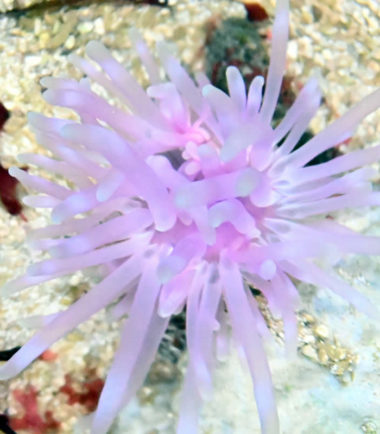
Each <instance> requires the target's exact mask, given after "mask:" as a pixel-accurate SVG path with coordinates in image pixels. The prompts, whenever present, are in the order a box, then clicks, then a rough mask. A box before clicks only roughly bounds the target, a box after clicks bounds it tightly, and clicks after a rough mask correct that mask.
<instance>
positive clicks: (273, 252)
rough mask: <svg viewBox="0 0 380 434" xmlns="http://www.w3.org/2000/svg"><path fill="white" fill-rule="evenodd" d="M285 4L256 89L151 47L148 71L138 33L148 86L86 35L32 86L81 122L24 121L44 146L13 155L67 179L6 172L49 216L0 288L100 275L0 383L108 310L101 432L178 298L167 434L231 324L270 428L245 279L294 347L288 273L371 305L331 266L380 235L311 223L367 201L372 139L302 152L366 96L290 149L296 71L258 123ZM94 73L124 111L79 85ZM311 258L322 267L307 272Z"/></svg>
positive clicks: (371, 99) (299, 105)
mask: <svg viewBox="0 0 380 434" xmlns="http://www.w3.org/2000/svg"><path fill="white" fill-rule="evenodd" d="M288 15H289V5H288V1H287V0H278V2H277V8H276V17H275V21H274V26H273V32H272V52H271V61H270V66H269V70H268V75H267V77H266V83H265V90H264V92H263V88H264V78H263V77H261V76H258V77H255V78H254V79H253V81H252V83H251V85H250V86H249V89H248V90H247V89H246V88H245V85H244V82H243V79H242V76H241V75H240V73H239V71H238V70H237V69H236V68H235V67H229V68H228V69H227V72H226V76H227V84H228V94H226V93H224V92H222V91H221V90H219V89H217V88H216V87H214V86H212V85H211V84H210V83H209V82H208V80H207V78H206V77H205V76H204V75H202V74H198V75H197V76H196V79H195V80H193V79H192V78H191V77H190V76H189V75H188V74H187V72H186V71H185V70H184V68H183V67H182V66H181V65H180V63H179V62H178V61H177V60H176V59H175V58H174V57H172V55H171V54H170V51H169V50H168V48H167V46H165V45H164V44H159V45H158V46H157V53H158V57H159V60H160V64H161V65H162V67H163V68H162V69H163V71H162V70H161V69H160V68H159V67H158V66H157V63H156V61H155V59H154V57H153V56H152V54H151V53H150V52H149V50H148V48H147V46H146V44H145V42H144V41H143V40H142V39H141V38H140V36H139V35H138V33H137V31H136V30H134V31H132V32H131V39H132V41H133V43H134V45H135V48H136V50H137V52H138V54H139V56H140V58H141V61H142V64H143V65H144V67H145V69H146V71H147V74H148V76H149V79H150V82H151V86H149V87H148V88H147V89H146V90H144V89H143V88H142V87H141V86H140V85H139V84H138V83H137V82H136V81H135V80H134V79H133V78H132V77H131V75H130V74H129V73H128V72H127V71H126V70H125V69H124V68H123V67H122V66H121V65H120V64H119V63H118V62H117V61H116V60H115V59H114V58H113V57H112V56H111V54H110V53H109V52H108V51H107V50H106V49H105V48H104V47H103V46H102V45H101V44H99V43H98V42H91V43H89V44H88V46H87V48H86V53H87V56H88V57H89V59H90V61H88V60H85V59H83V58H79V57H77V56H76V55H73V56H71V61H72V63H73V64H74V65H75V66H77V67H78V68H80V69H81V70H82V71H83V73H84V74H85V75H86V76H87V78H86V79H83V80H80V81H79V82H77V81H75V80H70V79H62V78H45V79H43V80H42V84H43V86H44V87H46V88H47V90H46V91H45V92H44V98H45V99H46V101H48V102H49V103H51V104H55V105H58V106H63V107H67V108H70V109H73V110H74V111H75V112H76V113H77V114H78V115H79V120H78V121H73V120H65V119H57V118H48V117H44V116H42V115H39V114H35V113H33V114H30V116H29V120H30V124H31V126H32V128H33V130H34V131H35V134H36V137H37V140H38V141H39V143H40V144H42V145H43V146H45V147H46V149H48V150H49V151H50V153H51V155H52V157H46V156H42V155H34V154H24V155H23V156H22V157H21V160H22V162H23V163H27V164H29V165H36V166H38V167H41V168H43V169H46V170H48V171H50V172H52V173H54V174H57V175H60V176H63V177H65V178H66V179H67V181H68V182H67V184H66V185H65V186H63V185H59V184H56V183H54V182H53V181H50V180H47V179H44V178H41V177H38V176H34V175H31V174H30V173H27V172H25V171H22V170H20V169H18V168H12V170H11V173H12V175H13V176H15V177H16V178H17V179H19V180H20V181H21V182H22V183H23V184H24V185H25V186H26V187H27V188H30V189H34V190H37V191H38V192H40V193H42V194H41V195H31V196H27V197H26V198H25V202H26V204H28V205H30V206H33V207H37V208H39V207H42V208H44V207H45V208H51V209H52V213H51V218H52V222H53V224H52V225H51V226H47V227H44V228H41V229H37V230H35V231H34V232H32V234H31V238H32V240H33V244H34V247H35V248H37V249H40V250H44V251H47V252H48V253H49V254H50V255H51V259H48V260H44V261H42V262H39V263H36V264H34V265H32V266H31V267H30V268H29V269H28V271H27V273H26V275H24V276H23V277H20V278H17V279H16V280H13V281H12V282H10V283H8V284H7V285H6V286H5V287H4V288H3V293H7V294H12V295H13V294H15V293H17V292H18V291H21V290H23V289H24V288H26V287H30V286H33V285H38V284H40V283H42V282H46V281H49V280H52V279H55V278H57V277H59V276H63V275H66V274H70V273H74V272H76V271H77V270H82V269H85V268H87V267H92V266H102V267H101V268H102V270H103V272H104V273H105V275H104V278H103V279H102V280H101V281H100V283H98V284H96V285H95V286H94V287H93V288H92V289H91V290H90V291H89V292H87V293H86V294H85V295H83V296H82V297H81V298H80V299H79V300H78V301H76V302H75V303H74V304H73V305H72V306H71V307H70V308H68V309H67V310H65V311H63V312H58V313H56V314H53V315H49V316H47V317H43V318H40V321H39V322H40V325H41V324H42V327H41V328H40V330H39V331H38V332H37V333H36V334H35V335H34V336H33V337H32V338H31V339H30V340H29V341H28V342H27V343H26V344H25V345H24V346H23V347H22V348H21V349H20V350H19V351H18V352H17V353H16V354H15V355H14V356H13V357H12V358H11V359H10V360H9V361H8V362H7V363H5V365H3V366H2V367H1V368H0V377H1V378H3V379H8V378H11V377H13V376H15V375H17V374H18V373H19V372H21V371H22V370H23V369H24V368H26V367H27V366H28V365H29V364H30V363H31V362H32V361H33V360H34V359H35V358H36V357H38V356H39V355H40V354H41V353H42V352H44V351H45V350H46V349H47V348H49V347H50V346H51V345H52V344H53V343H54V342H55V341H57V340H58V339H59V338H61V337H62V336H64V335H65V334H66V333H68V332H70V331H71V330H72V329H73V328H74V327H76V326H77V325H78V324H80V323H81V322H82V321H85V320H87V319H88V318H89V317H90V316H91V315H93V314H94V313H96V312H98V311H99V310H100V309H102V308H104V307H107V306H110V305H111V304H112V303H114V306H113V309H114V310H113V312H114V317H118V318H120V317H123V316H124V315H125V316H126V319H125V320H124V323H123V326H122V331H121V341H120V345H119V348H118V349H117V351H116V354H115V357H114V360H113V364H112V366H111V368H110V371H109V374H108V376H107V379H106V382H105V386H104V389H103V391H102V394H101V396H100V400H99V404H98V408H97V410H96V412H95V414H94V416H93V418H92V433H94V434H98V433H105V432H106V431H107V429H108V428H109V427H110V426H111V423H112V421H113V420H114V418H115V417H116V415H117V414H118V412H119V411H120V410H121V409H122V407H123V406H125V405H126V404H127V403H128V402H129V401H130V399H131V398H132V397H133V396H134V395H135V393H136V391H137V390H138V388H139V387H140V386H141V384H142V383H143V381H144V378H145V376H146V374H147V371H148V369H149V366H150V365H151V363H152V360H153V358H154V355H155V352H156V350H157V348H158V346H159V343H160V340H161V338H162V336H163V334H164V332H165V329H166V327H167V324H168V321H169V318H170V317H171V315H173V314H176V313H179V312H181V311H183V310H184V309H186V318H187V319H186V333H187V345H188V353H189V361H188V368H187V372H186V376H185V380H184V388H183V394H182V400H181V407H180V416H179V424H178V432H179V433H180V434H183V433H195V432H197V419H198V413H199V411H200V405H201V401H202V400H203V399H207V398H209V397H210V394H211V392H212V373H213V369H214V366H215V364H216V361H217V360H218V359H220V358H223V356H225V353H226V349H227V347H228V341H229V339H230V331H231V337H232V338H233V340H234V342H235V344H236V346H237V347H238V349H239V353H240V355H241V357H242V358H243V359H245V360H246V364H247V366H249V370H250V373H251V376H252V380H253V387H254V392H255V397H256V403H257V408H258V412H259V415H260V422H261V427H262V431H263V432H264V433H278V432H279V425H278V416H277V411H276V405H275V398H274V392H273V387H272V381H271V375H270V372H269V367H268V363H267V360H266V356H265V352H264V348H263V339H264V338H265V337H266V336H267V335H268V334H269V332H268V329H267V325H266V322H265V320H264V319H263V316H262V314H261V312H260V309H259V306H258V304H257V301H256V299H255V297H254V295H253V292H252V288H253V287H254V288H256V289H257V290H259V291H260V292H261V293H262V294H263V295H264V296H265V298H266V300H267V302H268V306H269V308H270V310H271V311H272V312H273V313H274V314H275V315H279V316H281V318H282V320H283V324H284V335H285V345H286V348H287V349H288V350H289V351H290V352H291V351H294V350H295V348H296V340H297V321H296V315H295V309H296V308H297V303H298V301H299V294H298V291H297V289H296V287H295V285H294V283H293V280H300V281H303V282H307V283H310V284H313V285H316V286H325V287H328V288H330V289H331V290H332V291H333V292H335V293H336V294H338V295H339V296H341V297H343V298H344V299H345V300H347V301H348V302H349V303H351V304H352V305H354V306H355V307H356V308H357V309H358V310H360V311H363V312H365V313H367V314H369V315H372V316H375V315H376V312H375V309H374V307H373V306H372V305H371V303H370V302H369V301H368V300H367V299H366V298H365V297H364V296H363V295H361V294H360V293H358V292H357V291H355V289H353V288H351V287H350V286H349V285H348V284H347V283H346V282H344V281H342V280H340V279H339V278H338V277H337V276H336V275H335V274H334V271H333V269H332V266H333V265H334V264H335V263H336V261H337V260H338V259H339V258H340V257H342V255H344V254H346V253H357V254H366V255H378V254H380V242H379V239H378V238H375V237H368V236H367V237H366V236H362V235H360V234H357V233H355V232H353V231H351V230H349V229H348V228H346V227H344V226H341V225H339V224H338V223H336V222H334V221H333V220H332V219H328V218H324V217H326V215H327V214H328V213H331V212H333V211H337V210H341V209H345V208H349V207H364V206H374V205H379V204H380V194H379V193H378V192H372V189H371V182H370V179H371V177H372V175H373V171H372V170H371V169H370V168H368V167H364V168H363V167H362V166H365V165H368V164H370V163H372V162H374V161H376V160H379V159H380V146H376V147H372V148H369V149H364V150H357V151H354V152H351V153H349V154H347V155H341V156H338V157H336V158H334V159H333V160H331V161H327V162H324V163H321V164H318V165H313V166H310V165H308V162H309V161H310V160H312V159H313V158H314V157H316V156H317V155H319V154H320V153H322V152H323V151H325V150H327V149H329V148H332V147H334V146H336V145H338V144H339V143H341V142H342V141H344V140H345V139H347V138H349V137H351V135H352V134H353V131H354V129H355V127H356V126H357V125H358V123H359V122H360V121H361V120H362V119H363V118H364V117H365V116H367V115H368V114H369V113H371V112H373V111H374V110H376V109H377V108H378V107H379V106H380V89H379V90H376V91H375V92H374V93H372V94H371V95H369V96H367V97H366V98H364V99H363V100H362V101H361V102H359V103H358V104H357V105H355V106H354V107H353V108H351V109H350V110H349V111H348V112H347V113H346V114H345V115H344V116H342V117H341V118H340V119H338V120H336V121H335V122H333V123H332V124H330V125H329V126H328V127H327V128H326V129H325V130H324V131H322V132H320V133H318V134H317V135H315V136H314V137H313V138H312V139H311V140H309V141H308V142H307V143H306V144H305V145H304V146H302V147H301V148H299V149H296V150H295V149H294V148H295V146H296V144H297V142H298V140H299V138H300V137H301V135H302V134H303V132H304V131H305V129H306V128H307V126H308V123H309V121H310V119H311V118H312V116H313V115H314V114H315V112H316V110H317V109H318V106H319V104H320V99H321V95H320V91H319V89H318V85H317V81H316V80H315V79H310V80H309V81H308V82H307V84H306V85H305V86H304V88H303V89H302V90H301V92H300V94H299V95H298V97H297V99H296V101H295V102H294V104H293V105H292V107H291V108H290V109H289V111H288V112H287V114H286V115H285V117H284V118H283V119H282V121H281V122H280V123H279V124H278V125H277V126H276V127H275V128H273V127H272V126H271V121H272V117H273V113H274V110H275V107H276V104H277V99H278V96H279V92H280V87H281V81H282V77H283V74H284V70H285V58H286V44H287V39H288ZM164 73H165V74H164ZM91 80H92V81H93V82H95V83H97V85H100V86H102V87H103V88H104V89H105V90H106V91H108V92H109V94H111V95H112V96H113V98H114V99H117V100H119V103H120V104H118V105H111V104H110V103H109V102H107V101H106V100H105V99H103V98H102V97H101V96H99V95H98V94H97V93H96V92H95V91H93V90H91V85H90V84H91ZM119 107H122V108H119ZM320 258H323V261H324V263H325V264H329V265H331V267H330V269H329V271H325V268H322V267H320V266H318V265H317V263H316V261H317V260H318V259H320Z"/></svg>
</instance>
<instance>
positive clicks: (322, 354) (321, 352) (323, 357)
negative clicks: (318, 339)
mask: <svg viewBox="0 0 380 434" xmlns="http://www.w3.org/2000/svg"><path fill="white" fill-rule="evenodd" d="M318 359H319V361H320V362H321V363H322V365H327V364H328V362H329V356H328V354H327V351H326V349H325V348H324V346H321V347H319V348H318Z"/></svg>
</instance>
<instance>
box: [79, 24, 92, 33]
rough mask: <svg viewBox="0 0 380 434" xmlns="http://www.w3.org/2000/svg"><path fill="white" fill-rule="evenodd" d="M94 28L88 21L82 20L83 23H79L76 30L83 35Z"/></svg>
mask: <svg viewBox="0 0 380 434" xmlns="http://www.w3.org/2000/svg"><path fill="white" fill-rule="evenodd" d="M93 28H94V24H93V23H91V22H90V21H83V23H80V24H79V26H78V32H79V33H80V34H81V35H84V34H86V33H90V32H91V31H92V30H93Z"/></svg>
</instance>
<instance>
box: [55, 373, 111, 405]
mask: <svg viewBox="0 0 380 434" xmlns="http://www.w3.org/2000/svg"><path fill="white" fill-rule="evenodd" d="M65 380H66V382H65V384H64V386H62V387H61V388H60V392H62V393H64V394H65V395H67V397H68V403H69V404H70V405H74V404H80V405H82V406H83V407H85V408H86V410H88V411H89V412H91V411H94V410H95V409H96V406H97V405H98V401H99V396H100V394H101V392H102V389H103V386H104V381H103V380H102V379H100V378H95V379H94V380H90V381H86V382H85V383H83V389H84V391H83V392H78V391H77V390H76V389H75V388H74V386H73V380H72V378H71V377H70V375H68V374H67V375H66V376H65Z"/></svg>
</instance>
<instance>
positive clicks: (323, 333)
mask: <svg viewBox="0 0 380 434" xmlns="http://www.w3.org/2000/svg"><path fill="white" fill-rule="evenodd" d="M313 332H314V334H315V335H316V336H317V337H318V338H320V339H327V338H328V337H329V329H328V328H327V327H326V326H325V325H322V324H320V325H317V326H315V327H314V328H313Z"/></svg>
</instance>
